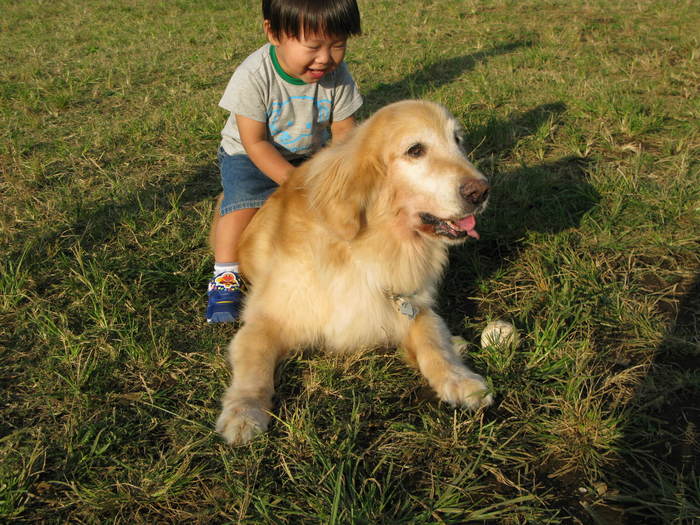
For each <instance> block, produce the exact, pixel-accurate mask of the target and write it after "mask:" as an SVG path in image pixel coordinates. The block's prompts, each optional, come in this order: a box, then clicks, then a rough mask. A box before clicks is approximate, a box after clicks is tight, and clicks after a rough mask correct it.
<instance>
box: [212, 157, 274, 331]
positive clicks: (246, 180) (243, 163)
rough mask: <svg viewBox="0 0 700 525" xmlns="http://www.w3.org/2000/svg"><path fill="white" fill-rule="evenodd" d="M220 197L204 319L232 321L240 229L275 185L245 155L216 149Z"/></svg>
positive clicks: (239, 297)
mask: <svg viewBox="0 0 700 525" xmlns="http://www.w3.org/2000/svg"><path fill="white" fill-rule="evenodd" d="M218 159H219V170H220V173H221V185H222V187H223V190H224V192H223V199H222V201H221V204H220V206H221V209H220V211H219V213H220V215H219V216H218V217H217V220H216V223H215V225H214V231H213V234H214V235H213V239H212V244H213V248H214V260H215V265H214V278H213V279H212V280H211V281H210V283H209V290H208V294H207V295H208V304H207V321H209V322H210V323H227V322H232V321H235V320H236V319H237V318H238V313H239V310H240V307H241V302H242V299H243V296H242V292H241V286H240V276H239V274H238V243H239V241H240V238H241V235H242V233H243V230H245V228H246V226H248V223H249V222H250V221H251V219H252V218H253V215H255V212H256V211H258V208H260V206H262V205H263V203H264V202H265V200H266V199H267V198H268V197H269V196H270V194H271V193H272V192H273V191H275V189H276V188H277V183H276V182H275V181H273V180H272V179H270V178H269V177H268V176H266V175H265V174H264V173H262V172H261V171H260V170H259V169H258V168H257V167H256V166H255V164H253V162H252V161H251V160H250V158H248V157H247V156H246V155H228V154H227V153H226V152H225V151H224V149H223V148H219V153H218Z"/></svg>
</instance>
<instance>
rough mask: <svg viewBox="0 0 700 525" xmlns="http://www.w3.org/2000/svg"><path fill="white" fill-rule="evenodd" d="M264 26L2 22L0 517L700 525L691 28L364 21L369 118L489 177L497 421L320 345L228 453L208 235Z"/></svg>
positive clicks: (557, 14) (174, 14)
mask: <svg viewBox="0 0 700 525" xmlns="http://www.w3.org/2000/svg"><path fill="white" fill-rule="evenodd" d="M258 3H259V2H258V1H257V0H255V1H253V0H241V1H238V2H229V1H223V0H207V1H201V2H193V1H185V0H180V1H176V2H164V1H152V2H151V1H145V0H123V1H122V2H116V3H99V2H92V3H89V2H77V1H75V0H73V1H69V0H57V1H54V2H46V1H41V0H28V1H22V2H18V1H11V0H0V9H1V10H2V13H3V16H2V18H1V20H0V100H1V104H0V118H1V119H2V120H1V123H2V126H1V127H0V198H1V199H2V206H1V207H0V228H1V231H2V236H1V237H0V391H1V392H2V396H1V398H0V399H1V400H2V401H1V410H0V521H12V522H19V523H22V522H48V523H67V522H70V523H106V522H107V523H111V522H117V523H180V522H194V523H221V522H244V523H275V524H277V523H324V524H326V523H334V524H341V523H392V524H393V523H406V524H421V523H426V524H427V523H454V524H458V523H459V524H461V523H467V522H488V521H490V522H492V523H504V524H515V523H520V524H525V523H550V524H556V523H586V524H587V523H591V524H613V523H629V524H637V523H664V524H665V523H676V524H685V523H688V524H689V523H693V522H698V520H700V481H699V478H698V473H699V472H700V460H699V459H698V453H697V451H698V448H699V447H698V440H699V437H698V432H699V431H698V427H699V426H700V417H699V416H700V413H699V409H698V400H699V398H700V372H699V371H698V370H700V368H699V367H698V365H699V364H700V359H699V357H700V339H699V337H698V333H700V321H699V313H700V131H699V130H700V103H699V102H698V101H699V100H700V97H699V96H698V92H699V90H700V77H699V74H700V68H699V67H698V59H699V57H700V42H699V39H698V33H697V28H698V27H700V8H699V7H698V5H697V3H696V2H693V1H690V0H688V1H678V2H673V3H672V5H671V4H669V3H668V2H662V1H661V0H640V1H638V2H625V3H618V2H612V1H611V0H592V1H588V2H573V3H572V2H563V1H557V0H533V1H528V2H524V1H521V2H519V1H515V0H494V1H486V0H469V1H459V2H458V1H448V0H435V1H428V2H426V1H418V0H409V1H405V2H391V1H388V0H378V1H372V2H369V1H362V2H361V10H362V14H363V26H364V36H362V37H359V38H356V39H354V40H353V41H352V42H351V46H350V50H349V54H348V57H347V61H348V63H349V66H350V68H351V70H352V71H353V73H354V75H355V77H356V79H357V80H358V82H359V84H360V86H361V89H362V92H363V93H364V95H365V100H366V104H365V106H364V107H363V109H362V110H361V114H360V117H361V118H366V117H367V116H368V115H370V114H371V113H372V112H373V111H375V110H376V109H378V108H380V107H382V106H383V105H385V104H387V103H390V102H393V101H396V100H399V99H402V98H408V97H420V98H426V99H430V100H435V101H438V102H441V103H443V104H445V105H446V106H447V107H448V108H449V109H450V110H451V111H452V112H453V113H454V114H455V115H456V116H457V117H458V118H459V119H460V120H461V122H462V123H463V125H464V127H465V129H466V139H467V142H468V144H469V149H470V151H471V153H470V155H471V158H472V159H473V160H474V162H475V163H476V164H477V165H478V166H479V167H480V168H481V169H482V170H483V171H484V172H485V173H486V174H488V175H489V176H490V177H491V179H492V181H493V185H494V190H493V200H492V205H491V206H490V208H489V210H488V211H487V213H486V214H485V215H484V216H483V218H482V219H481V220H480V232H481V234H482V239H481V241H479V242H472V241H469V242H468V243H467V245H465V246H464V247H461V248H458V249H455V250H454V251H453V253H452V257H451V265H450V267H449V270H448V271H447V274H446V276H445V282H444V285H443V287H442V289H441V293H440V312H441V314H442V315H443V316H444V317H445V319H446V320H447V322H448V324H449V326H450V328H451V329H452V331H453V332H454V333H456V334H460V335H462V336H463V337H464V338H465V339H466V340H467V341H468V352H467V353H466V354H465V358H466V359H467V360H468V361H469V362H470V363H471V364H472V365H473V367H474V368H475V369H476V370H477V371H479V372H481V373H483V374H484V375H486V376H488V378H489V381H490V382H491V384H492V385H493V388H494V390H495V393H496V400H497V401H496V405H495V406H494V407H493V408H492V409H490V410H488V411H486V412H485V413H482V414H478V415H476V416H475V415H472V414H469V413H468V412H465V411H462V410H457V411H455V410H451V409H450V408H449V407H447V406H444V405H442V404H440V403H438V402H436V401H435V399H434V397H433V396H432V395H431V393H430V390H429V388H428V387H427V385H426V384H425V382H424V381H423V380H422V379H421V378H420V377H419V375H418V374H417V373H416V372H414V371H413V370H411V369H409V368H407V367H406V366H405V365H404V364H403V361H402V360H401V358H400V356H399V355H397V353H396V352H395V351H394V350H393V349H384V350H380V351H378V352H374V353H367V354H361V355H358V356H354V357H352V358H349V359H347V360H340V359H336V358H333V357H329V356H323V355H319V354H318V353H313V352H310V353H306V354H304V355H301V356H298V357H295V358H293V359H291V360H289V361H287V362H286V363H284V364H283V365H282V366H281V367H280V370H279V374H278V375H279V388H278V395H277V397H276V402H275V414H276V419H275V420H274V421H273V424H272V425H271V430H270V432H269V433H268V434H266V435H264V436H262V437H261V438H259V439H257V440H255V441H254V442H253V443H252V444H250V445H249V446H245V447H241V448H235V449H232V448H229V447H227V446H225V445H224V444H223V443H222V441H221V440H220V439H219V438H218V437H217V436H216V435H215V434H214V433H213V425H214V421H215V418H216V416H217V411H218V403H219V399H220V396H221V394H222V392H223V389H224V388H225V385H226V384H227V381H228V378H229V371H228V369H227V365H226V362H225V348H226V345H227V343H228V341H229V339H230V338H231V336H232V335H233V334H234V331H235V329H234V328H233V327H230V326H207V325H206V323H204V322H203V318H202V314H203V309H204V306H205V301H204V291H205V286H206V281H207V278H208V275H209V272H210V270H211V265H212V258H211V255H210V253H209V250H208V248H207V234H208V232H207V227H208V223H209V220H210V215H211V212H212V209H213V198H214V196H215V195H216V194H217V193H218V191H219V183H218V175H217V167H216V165H215V152H216V147H217V142H218V136H219V131H220V129H221V127H222V126H223V123H224V119H225V114H224V113H223V112H222V111H221V110H220V109H218V108H217V105H216V104H217V102H218V100H219V97H220V95H221V93H222V91H223V89H224V87H225V84H226V82H227V81H228V78H229V76H230V75H231V73H232V71H233V69H234V68H235V66H236V64H237V63H239V62H240V61H241V60H242V59H243V58H244V57H245V56H246V55H247V54H248V53H250V52H251V51H252V50H254V49H256V48H257V47H258V46H259V45H260V44H261V43H262V38H261V31H260V20H259V6H258ZM497 318H504V319H509V320H512V321H513V322H514V323H515V324H516V325H517V326H518V328H519V330H520V332H521V334H522V343H521V345H520V347H519V348H518V349H517V350H514V351H501V350H497V349H493V348H487V349H480V348H479V347H478V345H477V342H478V338H479V333H480V330H481V328H482V327H483V326H484V324H485V323H486V322H487V321H489V320H492V319H497Z"/></svg>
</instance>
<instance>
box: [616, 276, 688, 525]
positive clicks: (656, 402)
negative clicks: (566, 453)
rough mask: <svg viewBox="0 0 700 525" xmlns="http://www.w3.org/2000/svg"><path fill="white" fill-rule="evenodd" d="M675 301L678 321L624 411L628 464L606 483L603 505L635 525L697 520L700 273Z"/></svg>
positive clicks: (664, 339)
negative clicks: (607, 493)
mask: <svg viewBox="0 0 700 525" xmlns="http://www.w3.org/2000/svg"><path fill="white" fill-rule="evenodd" d="M677 297H678V298H679V299H680V302H679V304H678V309H677V310H676V311H675V312H674V313H675V319H674V321H673V322H672V323H671V324H670V326H669V328H668V330H667V332H666V334H665V336H664V338H663V339H662V341H661V343H660V344H659V346H658V348H657V349H656V351H655V354H654V357H653V361H652V363H651V364H650V368H649V370H648V373H647V375H646V377H645V378H644V379H643V381H642V384H641V385H640V386H639V387H638V388H637V390H636V392H635V395H634V398H633V399H632V401H631V402H630V403H629V404H628V405H627V407H626V408H625V412H626V428H625V432H624V434H623V436H622V438H621V442H622V443H624V445H625V446H624V447H622V449H621V450H622V451H623V458H624V459H625V461H624V462H623V463H620V464H619V465H618V466H617V468H615V469H614V470H613V471H612V472H611V473H610V477H609V479H610V481H609V484H610V483H611V481H612V482H613V483H614V485H612V486H611V488H612V489H613V490H612V491H611V492H610V496H609V500H608V501H609V502H610V503H611V504H612V505H613V506H616V507H617V506H621V507H622V509H620V512H621V513H623V514H624V515H625V516H627V519H628V520H632V519H637V520H639V521H637V522H638V523H693V522H694V521H693V520H697V519H698V517H700V477H699V474H700V454H698V450H699V449H698V447H699V445H700V406H699V404H700V273H696V274H695V277H694V279H693V280H692V281H690V282H689V283H686V285H685V286H683V285H681V290H680V292H679V293H678V296H677ZM640 436H645V439H643V440H640ZM631 522H632V521H630V523H631Z"/></svg>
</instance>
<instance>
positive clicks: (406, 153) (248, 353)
mask: <svg viewBox="0 0 700 525" xmlns="http://www.w3.org/2000/svg"><path fill="white" fill-rule="evenodd" d="M460 140H461V135H460V125H459V123H458V122H457V120H456V119H455V118H454V117H453V116H452V115H450V113H449V112H448V111H447V110H446V109H445V108H443V107H442V106H440V105H437V104H434V103H429V102H423V101H413V100H407V101H403V102H397V103H395V104H391V105H389V106H386V107H385V108H383V109H381V110H379V111H378V112H377V113H376V114H374V116H372V117H371V118H370V119H368V120H367V121H365V122H364V123H363V124H362V125H360V126H358V127H357V128H356V129H355V130H353V132H352V134H351V135H350V136H349V137H348V138H347V139H346V140H345V141H343V142H342V143H340V144H333V145H331V146H329V147H327V148H325V149H323V150H321V151H320V152H319V153H318V154H316V156H314V157H313V158H311V159H310V160H309V161H307V162H306V163H304V164H302V165H301V166H299V167H298V168H296V169H295V170H294V172H293V173H292V175H291V177H290V178H289V180H288V181H287V182H285V183H284V184H283V185H282V186H281V187H280V188H279V189H278V190H277V191H276V192H275V193H274V194H273V195H272V196H271V197H270V198H269V200H268V201H267V202H266V203H265V205H264V206H263V207H262V208H260V210H259V211H258V212H257V214H256V215H255V217H254V218H253V220H252V222H251V223H250V224H249V225H248V227H247V228H246V230H245V233H244V235H243V237H242V238H241V242H240V246H239V256H240V265H241V272H242V273H243V275H244V276H245V278H246V280H247V282H248V284H249V292H248V295H247V297H246V300H245V306H244V309H243V312H242V315H241V320H242V322H243V324H242V326H241V327H240V329H239V330H238V332H237V333H236V335H235V337H234V338H233V341H231V344H230V347H229V360H230V364H231V367H232V369H233V381H232V382H231V385H230V386H229V388H228V389H227V391H226V393H225V394H224V397H223V401H222V404H223V409H222V412H221V415H220V416H219V418H218V421H217V424H216V429H217V431H218V432H219V433H220V434H221V435H222V436H223V437H224V439H225V440H226V441H227V442H229V443H231V444H242V443H246V442H248V441H249V440H250V439H251V438H253V437H254V436H255V435H257V434H259V433H261V432H264V431H265V430H266V429H267V426H268V423H269V421H270V412H269V411H270V409H271V407H272V396H273V394H274V371H275V366H276V364H277V363H278V361H279V360H280V359H282V358H283V357H285V355H287V354H288V353H289V352H290V351H291V350H293V349H297V348H301V347H310V346H313V347H316V346H318V347H322V348H325V349H326V350H327V351H330V352H338V353H344V352H352V351H357V350H360V349H368V348H372V347H374V348H379V347H401V348H403V349H404V350H405V353H406V355H407V358H408V360H409V361H410V362H411V363H412V364H414V365H416V366H417V368H418V369H419V370H420V372H421V373H422V374H423V376H425V378H426V380H427V381H428V383H429V384H430V386H431V387H432V388H433V389H434V390H435V392H436V393H437V395H438V397H439V398H440V399H441V400H442V401H445V402H447V403H449V404H450V405H453V406H455V405H460V406H464V407H468V408H470V409H478V408H480V407H484V406H488V405H490V404H491V403H492V396H491V395H490V394H489V392H488V387H487V385H486V382H485V381H484V379H483V378H482V377H481V376H480V375H478V374H475V373H474V372H472V371H471V370H470V369H469V368H468V367H467V366H465V365H464V364H463V363H462V360H461V358H460V355H459V352H458V351H457V350H456V349H455V348H453V345H452V341H451V336H450V333H449V331H448V329H447V327H446V325H445V323H444V321H443V320H442V319H441V318H440V317H439V316H438V315H437V314H436V313H435V312H434V311H433V307H434V304H435V294H436V289H437V286H438V283H439V281H440V278H441V275H442V272H443V270H444V268H445V265H446V263H447V260H448V253H447V252H448V247H449V246H450V245H455V244H459V243H462V242H464V240H465V239H466V238H467V237H469V236H471V237H478V233H477V232H476V230H475V225H476V218H475V217H476V215H477V214H478V213H480V212H481V211H482V210H483V209H484V207H485V206H486V203H487V200H488V192H489V185H488V183H487V181H486V178H485V177H484V176H483V175H482V174H481V173H480V172H479V171H478V170H477V169H476V168H475V167H474V166H473V165H472V164H471V163H470V162H469V161H468V160H467V159H466V158H465V155H464V152H463V150H462V147H461V145H460Z"/></svg>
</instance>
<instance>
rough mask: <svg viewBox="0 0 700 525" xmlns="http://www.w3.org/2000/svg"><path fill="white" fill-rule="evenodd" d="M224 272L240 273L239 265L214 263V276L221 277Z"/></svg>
mask: <svg viewBox="0 0 700 525" xmlns="http://www.w3.org/2000/svg"><path fill="white" fill-rule="evenodd" d="M224 272H235V273H238V263H237V262H232V263H214V275H219V274H220V273H224Z"/></svg>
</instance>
